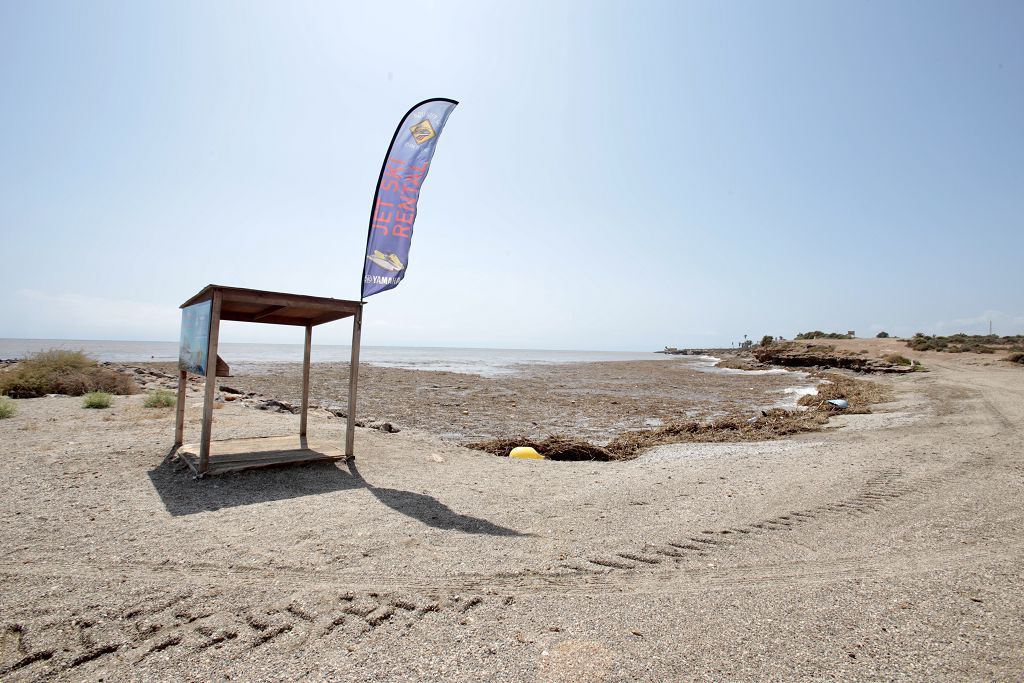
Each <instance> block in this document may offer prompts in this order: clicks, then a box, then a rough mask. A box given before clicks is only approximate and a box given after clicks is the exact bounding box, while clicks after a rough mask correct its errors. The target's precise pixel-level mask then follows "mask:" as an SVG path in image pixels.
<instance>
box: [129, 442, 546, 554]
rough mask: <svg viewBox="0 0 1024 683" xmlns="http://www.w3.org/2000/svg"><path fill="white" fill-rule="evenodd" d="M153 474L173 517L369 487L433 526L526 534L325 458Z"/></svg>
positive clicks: (162, 469) (167, 465)
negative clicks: (218, 472) (375, 481)
mask: <svg viewBox="0 0 1024 683" xmlns="http://www.w3.org/2000/svg"><path fill="white" fill-rule="evenodd" d="M148 474H149V479H150V481H151V482H152V484H153V488H154V489H156V492H157V494H158V495H159V496H160V500H161V501H162V502H163V504H164V507H165V508H167V511H168V512H169V513H171V515H172V516H174V517H180V516H184V515H194V514H197V513H200V512H209V511H212V510H220V509H223V508H232V507H239V506H243V505H254V504H257V503H266V502H270V501H276V500H290V499H293V498H301V497H303V496H312V495H317V494H321V493H331V492H334V491H344V490H350V489H351V490H355V489H366V490H368V491H369V492H370V493H372V494H373V496H374V497H375V498H376V499H377V500H379V501H380V502H381V503H383V504H384V505H385V506H387V507H388V508H390V509H392V510H394V511H395V512H398V513H400V514H403V515H405V516H406V517H410V518H412V519H415V520H417V521H419V522H422V523H423V524H426V525H427V526H430V527H434V528H435V529H450V530H453V531H461V532H463V533H468V534H485V535H489V536H525V535H527V534H523V533H521V532H519V531H516V530H515V529H509V528H506V527H503V526H499V525H497V524H494V523H492V522H489V521H487V520H486V519H480V518H478V517H473V516H471V515H464V514H460V513H458V512H455V511H454V510H452V509H451V508H450V507H448V506H447V505H445V504H444V503H442V502H441V501H439V500H437V499H436V498H433V497H432V496H428V495H426V494H423V493H413V492H411V491H403V490H401V489H389V488H381V487H376V486H373V485H372V484H370V483H369V482H367V481H366V480H365V479H364V478H363V476H362V475H361V474H360V473H359V470H358V469H356V465H355V462H354V461H349V462H348V463H347V469H346V465H345V464H341V463H332V462H321V463H310V464H307V465H287V466H282V467H263V468H259V469H254V470H244V471H241V472H236V473H233V474H228V475H223V476H220V477H207V478H204V479H194V478H193V477H192V476H191V471H190V470H188V469H186V470H185V471H182V470H181V469H180V468H179V467H177V466H175V465H173V464H172V463H171V462H170V461H169V460H164V462H162V463H161V464H160V465H159V466H158V467H156V468H154V469H152V470H150V471H149V473H148Z"/></svg>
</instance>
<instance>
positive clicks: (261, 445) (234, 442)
mask: <svg viewBox="0 0 1024 683" xmlns="http://www.w3.org/2000/svg"><path fill="white" fill-rule="evenodd" d="M199 447H200V444H198V443H192V444H186V445H184V446H182V447H181V452H182V453H186V454H191V455H195V454H197V453H198V452H199ZM295 450H316V451H321V452H324V453H334V452H337V453H340V452H341V449H340V448H339V447H338V446H336V445H332V444H331V442H329V441H319V440H317V441H310V440H309V439H303V438H302V437H300V436H299V435H297V434H290V435H287V436H256V437H247V438H241V439H221V440H218V441H211V442H210V455H211V457H212V456H219V455H234V454H238V453H267V452H271V451H295Z"/></svg>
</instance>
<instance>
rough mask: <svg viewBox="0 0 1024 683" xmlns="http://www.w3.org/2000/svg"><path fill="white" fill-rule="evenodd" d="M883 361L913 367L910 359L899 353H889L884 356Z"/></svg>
mask: <svg viewBox="0 0 1024 683" xmlns="http://www.w3.org/2000/svg"><path fill="white" fill-rule="evenodd" d="M882 360H884V361H885V362H886V363H891V364H893V365H913V363H912V362H911V360H910V359H909V358H907V357H906V356H901V355H900V354H898V353H887V354H886V355H884V356H882Z"/></svg>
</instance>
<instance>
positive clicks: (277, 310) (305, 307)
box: [181, 285, 363, 327]
mask: <svg viewBox="0 0 1024 683" xmlns="http://www.w3.org/2000/svg"><path fill="white" fill-rule="evenodd" d="M214 292H220V293H221V307H220V319H221V320H240V321H242V322H247V323H267V324H269V325H301V326H302V327H305V326H306V325H322V324H323V323H329V322H331V321H333V320H340V319H341V318H347V317H349V316H351V315H355V314H356V312H357V311H358V310H359V309H360V307H361V306H362V305H363V304H362V302H360V301H347V300H345V299H329V298H327V297H322V296H306V295H304V294H285V293H284V292H266V291H263V290H260V289H243V288H241V287H225V286H223V285H207V286H206V287H204V288H203V290H202V291H200V292H199V293H198V294H196V295H195V296H194V297H192V298H191V299H189V300H188V301H186V302H185V303H183V304H182V305H181V308H185V307H186V306H191V305H192V304H197V303H199V302H201V301H207V300H209V299H212V298H213V294H214Z"/></svg>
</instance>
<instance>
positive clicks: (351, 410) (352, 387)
mask: <svg viewBox="0 0 1024 683" xmlns="http://www.w3.org/2000/svg"><path fill="white" fill-rule="evenodd" d="M362 330H363V305H362V304H359V309H358V310H357V311H356V314H355V315H354V316H352V360H351V362H350V365H349V369H348V423H347V425H346V426H345V455H347V456H349V457H351V456H353V455H355V452H354V451H355V440H356V385H357V384H358V382H359V335H360V333H361V332H362Z"/></svg>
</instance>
